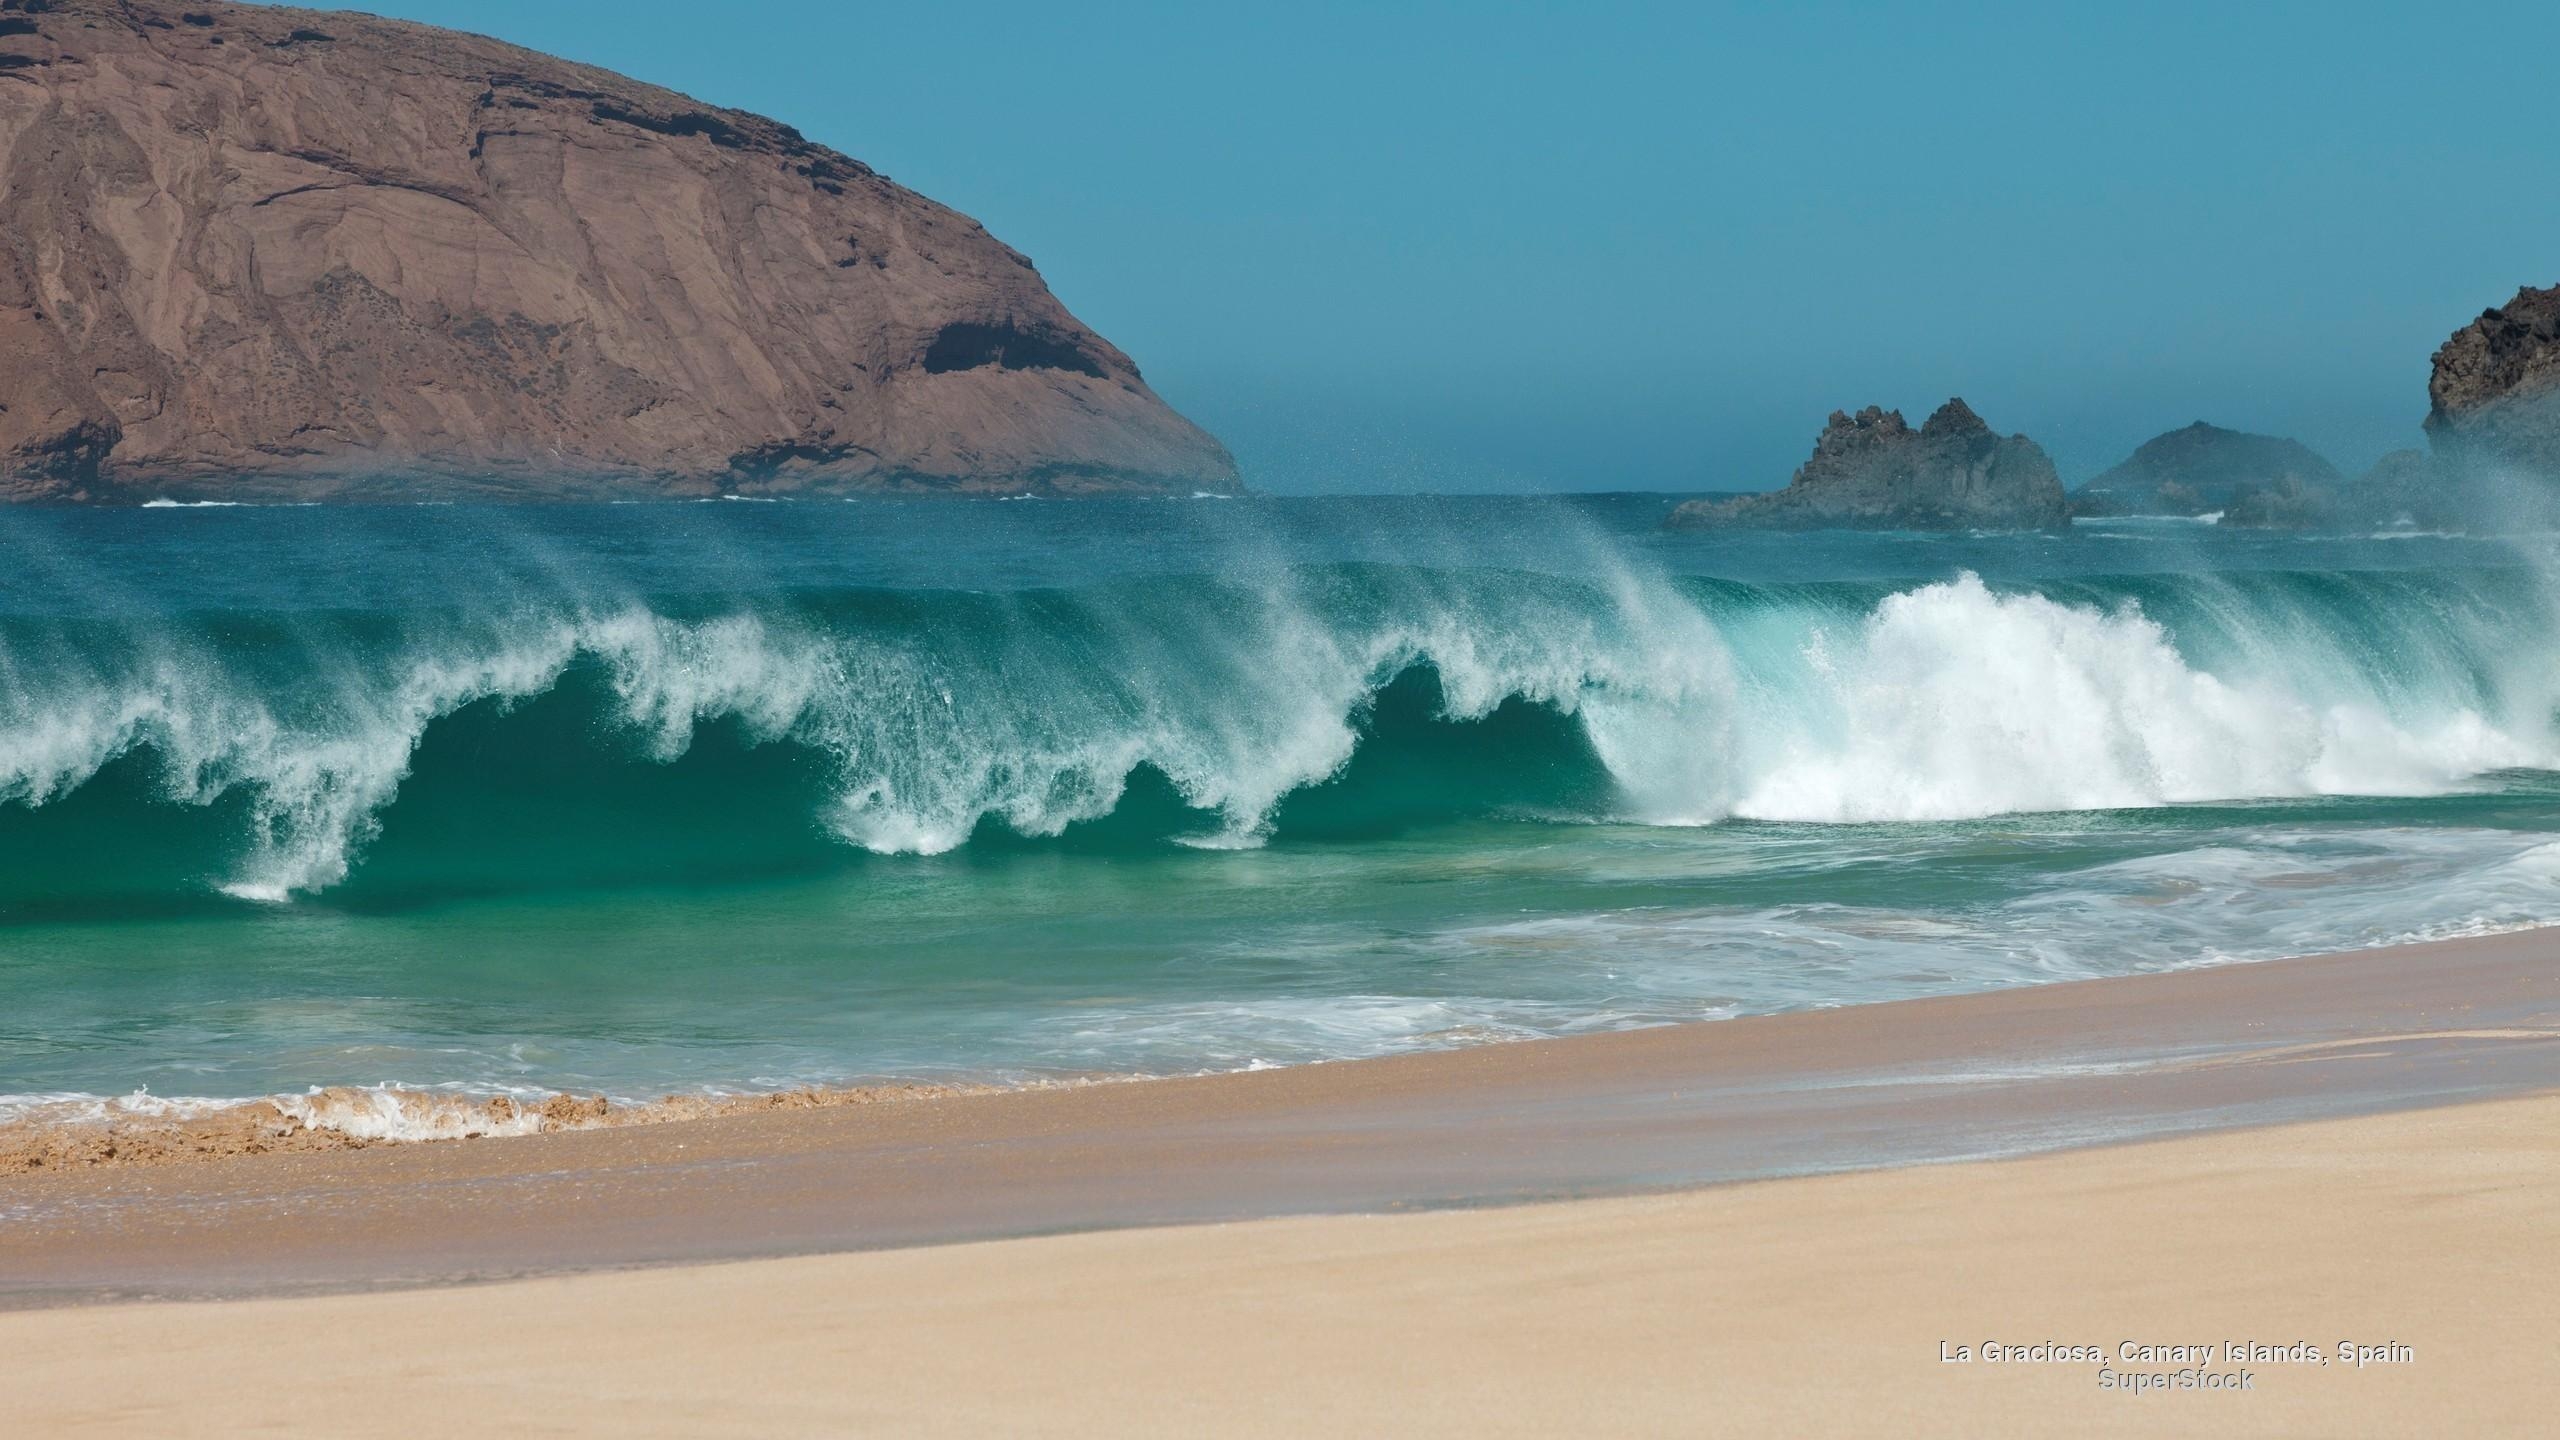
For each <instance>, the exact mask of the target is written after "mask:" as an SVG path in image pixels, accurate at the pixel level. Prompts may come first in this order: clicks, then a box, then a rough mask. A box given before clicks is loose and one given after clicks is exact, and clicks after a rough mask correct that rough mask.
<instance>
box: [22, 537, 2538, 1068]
mask: <svg viewBox="0 0 2560 1440" xmlns="http://www.w3.org/2000/svg"><path fill="white" fill-rule="evenodd" d="M1668 503H1669V502H1668V501H1667V500H1665V499H1661V498H1658V497H1615V498H1609V497H1604V498H1599V499H1593V500H1577V501H1561V500H1557V501H1535V500H1531V501H1523V500H1509V499H1500V500H1496V499H1479V500H1457V499H1430V498H1416V499H1367V500H1350V499H1340V500H1240V501H1218V500H1199V501H1097V502H1078V503H1061V502H1047V501H1040V502H1022V503H1013V502H992V501H948V502H941V501H918V502H898V501H870V502H852V503H847V502H828V503H816V502H812V503H802V504H790V503H786V504H769V505H721V504H703V505H633V506H613V507H594V508H581V509H539V508H537V509H496V508H474V507H402V508H385V509H367V510H321V509H250V508H234V509H152V510H146V511H123V512H59V511H55V512H43V511H11V512H6V513H0V1092H5V1093H7V1094H10V1095H13V1096H16V1097H19V1098H18V1099H17V1100H16V1101H13V1102H0V1103H15V1104H23V1103H25V1100H26V1098H28V1097H34V1096H63V1095H122V1094H125V1093H128V1092H131V1091H133V1090H135V1089H137V1088H140V1087H147V1088H148V1089H149V1090H150V1091H151V1092H153V1093H155V1094H158V1095H162V1096H168V1095H187V1096H216V1097H234V1096H248V1095H258V1094H267V1093H273V1092H279V1091H289V1090H299V1089H302V1088H304V1087H308V1086H313V1085H332V1084H359V1085H363V1084H401V1085H408V1086H416V1087H435V1086H448V1087H454V1088H460V1089H469V1090H527V1089H530V1090H540V1089H551V1088H563V1087H566V1088H578V1089H602V1090H605V1091H608V1092H610V1093H614V1094H618V1095H639V1094H651V1093H657V1092H661V1091H667V1090H677V1089H686V1088H697V1087H724V1088H752V1087H763V1086H776V1085H783V1084H790V1083H803V1082H833V1081H846V1080H854V1079H868V1078H881V1077H901V1076H933V1077H947V1076H955V1075H958V1076H971V1077H1007V1076H1031V1075H1046V1074H1058V1073H1087V1072H1095V1071H1103V1072H1114V1073H1122V1072H1132V1071H1138V1072H1157V1073H1162V1072H1175V1071H1189V1070H1199V1069H1215V1068H1230V1067H1238V1066H1246V1065H1253V1064H1284V1063H1291V1062H1296V1061H1304V1060H1311V1059H1320V1058H1328V1057H1337V1056H1347V1055H1363V1054H1377V1053H1385V1052H1390V1051H1394V1050H1398V1049H1404V1048H1409V1047H1414V1046H1423V1045H1444V1044H1457V1043H1466V1042H1469V1041H1474V1040H1479V1039H1485V1038H1492V1037H1501V1036H1512V1035H1531V1034H1555V1033H1563V1032H1569V1031H1575V1030H1587V1029H1594V1028H1608V1027H1615V1026H1625V1025H1635V1024H1646V1023H1656V1022H1661V1021H1667V1020H1680V1019H1692V1018H1702V1017H1714V1016H1724V1015H1732V1014H1739V1013H1747V1012H1758V1011H1767V1010H1775V1009H1785V1008H1795V1007H1803V1006H1812V1005H1832V1004H1848V1003H1857V1002H1861V1001H1867V1000H1876V999H1884V998H1891V997H1896V996H1903V995H1913V994H1924V993H1939V992H1946V991H1956V990H1966V989H1978V988H1983V987H1988V986H1994V985H2007V984H2017V983H2026V982H2032V981H2037V980H2047V979H2059V978H2069V977H2076V976H2084V975H2103V974H2116V973H2123V972H2127V971H2132V970H2141V969H2156V968H2162V967H2168V966H2175V965H2182V964H2192V963H2198V962H2209V961H2216V960H2231V959H2249V958H2265V957H2272V956H2276V955H2283V954H2293V953H2302V952H2306V951H2315V950H2325V949H2335V948H2340V947H2345V946H2355V945H2370V944H2377V943H2383V942H2387V941H2391V940H2398V939H2406V938H2416V937H2423V936H2433V935H2441V934H2454V933H2465V932H2473V931H2480V930H2487V929H2498V928H2509V927H2516V926H2522V925H2528V924H2534V923H2541V922H2546V921H2551V920H2555V919H2560V884H2555V879H2560V846H2554V845H2553V844H2552V843H2551V842H2552V840H2553V839H2554V829H2555V826H2554V821H2555V820H2560V777H2556V776H2555V773H2554V772H2555V770H2560V734H2555V729H2554V723H2553V717H2554V704H2555V699H2560V693H2555V692H2556V691H2560V664H2555V663H2554V662H2555V660H2560V638H2555V634H2556V633H2560V632H2555V626H2554V623H2553V622H2554V619H2555V603H2554V602H2555V598H2560V591H2555V588H2554V585H2553V583H2552V582H2553V579H2554V577H2555V573H2560V572H2555V570H2554V568H2553V566H2552V557H2551V555H2550V553H2549V542H2548V541H2545V540H2525V541H2514V540H2489V539H2471V538H2464V537H2453V536H2400V535H2388V536H2376V537H2370V538H2366V537H2357V538H2346V539H2340V538H2308V537H2295V536H2282V535H2259V534H2248V533H2234V532H2225V531H2221V530H2219V529H2218V528H2215V527H2210V526H2192V525H2190V526H2160V525H2143V524H2120V525H2084V526H2081V527H2078V528H2077V529H2075V530H2074V531H2073V532H2072V533H2070V534H2067V535H2059V536H2026V537H1952V538H1949V537H1920V536H1893V535H1853V534H1831V535H1810V536H1772V535H1724V536H1716V535H1675V534H1665V533H1662V532H1659V531H1658V530H1657V529H1656V528H1655V526H1656V524H1657V523H1658V521H1659V518H1660V516H1661V515H1662V513H1663V512H1664V511H1665V510H1666V509H1667V507H1668Z"/></svg>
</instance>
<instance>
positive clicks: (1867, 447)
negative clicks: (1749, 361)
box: [1664, 399, 2070, 530]
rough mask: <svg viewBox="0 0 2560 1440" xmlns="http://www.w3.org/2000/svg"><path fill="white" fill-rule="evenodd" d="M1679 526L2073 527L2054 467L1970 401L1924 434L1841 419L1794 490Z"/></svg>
mask: <svg viewBox="0 0 2560 1440" xmlns="http://www.w3.org/2000/svg"><path fill="white" fill-rule="evenodd" d="M1664 523H1665V524H1666V525H1669V526H1671V527H1672V528H1675V529H1683V530H1705V529H1718V528H1725V527H1744V528H1758V529H1782V530H1819V529H1864V530H2045V529H2052V528H2056V527H2059V526H2062V525H2067V524H2069V523H2070V507H2069V504H2068V502H2067V501H2066V500H2065V499H2064V497H2063V493H2062V479H2061V477H2060V476H2059V475H2057V474H2056V473H2055V472H2054V468H2053V461H2052V460H2051V459H2049V458H2047V457H2046V455H2045V453H2044V450H2043V449H2042V448H2041V447H2039V446H2038V445H2037V444H2036V442H2034V441H2033V440H2030V439H2028V438H2027V437H2026V436H2024V435H2005V436H2004V435H2001V434H1999V433H1997V432H1995V431H1994V430H1993V429H1992V428H1991V427H1990V426H1989V425H1987V424H1985V423H1983V420H1982V417H1981V416H1979V415H1976V414H1974V413H1973V408H1972V407H1971V406H1969V405H1967V404H1965V403H1964V401H1963V400H1961V399H1955V400H1949V401H1948V402H1947V403H1946V404H1944V405H1941V406H1939V407H1938V410H1937V413H1936V414H1933V415H1931V416H1930V417H1929V418H1928V420H1926V421H1925V422H1923V423H1922V424H1921V426H1920V428H1919V429H1917V430H1914V429H1912V428H1911V427H1910V425H1909V423H1908V422H1906V421H1905V420H1904V419H1903V418H1902V412H1901V411H1899V410H1884V409H1879V408H1877V407H1875V406H1872V405H1871V406H1869V407H1867V408H1866V409H1864V410H1861V411H1859V412H1858V413H1857V414H1855V415H1851V414H1847V413H1845V412H1842V411H1837V410H1835V411H1833V412H1832V413H1831V420H1830V423H1829V424H1827V425H1825V426H1824V427H1823V430H1822V435H1821V437H1820V438H1819V439H1817V440H1816V441H1814V446H1813V456H1812V458H1810V459H1808V460H1806V461H1805V462H1804V464H1803V465H1801V466H1799V467H1797V469H1796V473H1795V477H1794V478H1793V479H1792V480H1790V481H1789V482H1788V483H1787V486H1786V488H1785V489H1782V490H1773V491H1770V492H1769V493H1767V494H1765V495H1745V496H1741V497H1738V498H1734V499H1725V500H1692V501H1689V502H1687V503H1686V504H1683V505H1681V506H1680V507H1679V508H1678V509H1676V510H1673V511H1672V512H1671V515H1670V517H1669V518H1668V519H1667V520H1666V521H1665V522H1664Z"/></svg>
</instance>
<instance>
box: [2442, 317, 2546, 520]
mask: <svg viewBox="0 0 2560 1440" xmlns="http://www.w3.org/2000/svg"><path fill="white" fill-rule="evenodd" d="M2427 398H2428V400H2429V401H2431V402H2432V404H2431V406H2430V408H2429V410H2428V413H2427V438H2428V439H2429V440H2430V441H2431V442H2433V444H2434V446H2435V449H2436V452H2437V453H2438V454H2439V455H2441V456H2443V457H2445V458H2446V459H2448V460H2452V461H2456V462H2458V463H2463V464H2488V465H2513V466H2518V467H2521V468H2523V469H2527V470H2532V471H2538V472H2540V473H2543V474H2546V475H2552V476H2560V286H2555V287H2553V288H2551V289H2548V290H2536V289H2532V288H2531V287H2527V288H2525V289H2522V290H2518V291H2517V292H2516V298H2514V299H2513V300H2510V301H2508V302H2507V303H2506V304H2505V305H2502V306H2500V307H2498V308H2497V309H2494V310H2485V311H2482V312H2481V315H2480V318H2479V319H2477V320H2474V321H2472V322H2471V323H2470V324H2468V325H2465V326H2464V327H2462V328H2461V329H2459V330H2457V331H2455V332H2453V337H2452V338H2451V339H2449V340H2447V341H2445V342H2444V346H2443V348H2441V349H2439V350H2437V351H2436V358H2435V373H2434V374H2433V375H2431V376H2430V377H2429V378H2428V380H2427Z"/></svg>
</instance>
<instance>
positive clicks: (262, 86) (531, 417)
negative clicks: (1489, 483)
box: [0, 0, 1236, 502]
mask: <svg viewBox="0 0 2560 1440" xmlns="http://www.w3.org/2000/svg"><path fill="white" fill-rule="evenodd" d="M713 20H714V17H713V15H712V13H711V12H708V11H706V12H704V23H705V24H710V23H713ZM1234 488H1236V469H1235V464H1234V462H1233V460H1231V459H1230V458H1229V456H1228V455H1227V452H1226V451H1225V450H1224V449H1223V448H1222V447H1221V446H1220V445H1219V444H1218V442H1217V441H1216V440H1214V439H1212V438H1211V437H1210V436H1209V435H1207V434H1206V433H1204V432H1202V431H1201V430H1200V429H1199V428H1198V427H1196V426H1194V425H1192V424H1191V423H1190V422H1189V421H1187V420H1185V419H1183V418H1182V417H1181V416H1180V415H1177V414H1175V413H1174V412H1173V411H1172V410H1171V409H1170V408H1169V407H1167V406H1166V405H1165V403H1164V402H1163V401H1162V400H1160V399H1158V398H1157V397H1156V396H1155V394H1154V393H1153V392H1152V391H1150V390H1149V389H1148V388H1147V386H1146V384H1145V382H1144V381H1142V380H1141V379H1140V378H1139V375H1138V369H1137V366H1135V365H1134V364H1132V363H1131V362H1130V360H1129V357H1128V356H1126V355H1124V354H1122V353H1121V352H1120V351H1119V350H1118V349H1117V348H1115V347H1114V346H1113V345H1112V344H1111V343H1110V342H1109V341H1107V340H1104V339H1103V338H1102V337H1101V336H1099V335H1097V334H1095V333H1094V332H1093V331H1091V330H1089V329H1087V328H1086V327H1085V326H1084V325H1083V324H1081V323H1079V322H1078V321H1077V320H1076V318H1075V317H1074V316H1072V315H1070V314H1068V313H1067V311H1066V309H1065V307H1064V306H1062V305H1060V304H1059V303H1058V301H1057V299H1056V297H1054V296H1052V295H1051V294H1050V293H1049V290H1048V287H1047V286H1046V285H1045V284H1043V283H1042V281H1041V279H1040V276H1039V274H1038V272H1036V271H1035V270H1034V269H1033V268H1032V265H1031V262H1030V261H1029V260H1027V259H1025V258H1024V257H1023V256H1022V255H1021V254H1019V253H1017V252H1016V251H1014V250H1012V249H1011V248H1009V247H1007V246H1005V245H1004V244H1002V243H1001V242H999V241H997V240H996V239H994V238H993V237H992V236H990V235H988V233H987V232H986V230H985V229H984V228H983V227H981V226H980V225H979V224H978V222H976V221H974V220H971V219H970V218H969V217H967V216H965V215H962V214H959V213H958V212H956V211H953V210H950V209H947V208H945V207H943V206H941V205H937V204H935V203H934V202H933V201H931V200H927V199H925V198H924V197H923V196H920V195H917V194H915V193H914V192H912V191H909V190H906V189H902V188H901V187H899V186H897V185H894V184H892V183H890V182H889V181H888V180H887V179H885V178H883V177H881V176H880V175H878V174H875V173H874V172H873V171H872V170H871V169H870V167H868V166H866V165H864V164H862V163H861V162H860V161H858V160H854V159H851V158H849V157H847V156H844V155H841V154H838V153H837V152H835V151H833V150H830V149H827V148H826V147H824V146H821V145H816V144H812V143H811V142H809V141H808V140H805V139H803V138H802V137H801V136H800V134H799V133H798V132H797V131H795V130H793V129H791V128H790V127H789V126H787V125H781V124H777V123H775V122H774V121H771V120H767V119H763V118H761V117H759V116H755V115H750V114H746V113H744V112H741V111H735V110H723V109H719V108H717V107H714V106H709V105H704V104H701V103H699V102H697V101H694V100H690V99H687V98H686V97H684V96H682V95H678V94H676V93H674V92H672V91H667V90H661V89H657V88H655V87H653V86H648V85H643V84H640V83H638V82H636V81H632V80H627V79H624V78H623V77H621V76H619V75H614V74H610V73H608V72H605V71H602V70H595V69H591V68H588V67H586V66H582V65H574V64H569V63H566V62H563V61H559V60H554V59H550V58H548V57H546V56H542V55H538V54H534V53H532V52H530V51H526V50H520V49H517V48H515V47H513V46H509V45H502V44H499V43H498V42H496V41H493V40H486V39H481V38H479V37H476V36H470V35H463V34H458V33H455V32H453V31H448V30H438V29H433V28H430V27H427V26H423V25H411V24H403V23H397V22H393V21H387V20H377V19H372V18H370V17H366V16H360V15H352V14H337V13H328V14H324V13H320V12H315V11H307V10H282V9H268V8H265V7H252V6H246V5H226V4H218V3H211V0H199V3H192V4H187V5H184V6H179V5H162V4H158V3H153V0H0V499H13V500H90V501H119V502H132V501H140V500H145V499H150V498H153V497H157V496H169V497H173V498H225V499H288V498H289V499H328V498H348V499H363V498H398V497H403V496H413V495H418V494H422V493H425V494H435V495H439V496H453V495H466V496H468V495H485V496H490V497H496V498H520V499H521V498H561V497H579V496H589V495H603V494H623V495H628V494H635V493H636V494H662V495H707V494H714V493H720V492H724V491H729V492H742V493H756V494H775V493H794V492H811V493H829V492H851V491H867V490H907V491H963V492H989V491H993V492H1007V493H1009V492H1015V491H1025V490H1028V491H1037V492H1044V493H1085V492H1095V491H1117V490H1166V489H1174V490H1180V491H1186V492H1187V491H1190V490H1193V489H1206V490H1216V491H1227V490H1232V489H1234Z"/></svg>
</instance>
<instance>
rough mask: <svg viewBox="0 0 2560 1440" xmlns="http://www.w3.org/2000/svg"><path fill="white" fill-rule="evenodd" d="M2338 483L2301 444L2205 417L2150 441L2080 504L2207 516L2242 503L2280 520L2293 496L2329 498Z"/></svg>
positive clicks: (2084, 489)
mask: <svg viewBox="0 0 2560 1440" xmlns="http://www.w3.org/2000/svg"><path fill="white" fill-rule="evenodd" d="M2338 484H2339V475H2338V467H2336V466H2334V465H2332V464H2330V463H2329V462H2328V461H2326V460H2323V459H2321V458H2320V457H2319V456H2318V455H2316V454H2314V453H2312V451H2311V449H2310V447H2308V446H2306V445H2304V444H2303V443H2302V442H2301V441H2299V440H2287V439H2284V438H2282V437H2281V436H2275V435H2251V434H2248V433H2247V432H2245V431H2240V430H2225V429H2223V428H2222V427H2221V426H2219V425H2208V424H2206V423H2205V422H2203V421H2202V420H2199V421H2197V422H2196V423H2194V424H2193V425H2189V426H2187V427H2186V428H2185V429H2183V430H2172V431H2170V432H2169V433H2167V434H2165V435H2158V436H2154V437H2153V438H2151V439H2149V440H2146V441H2144V442H2143V443H2142V447H2141V448H2140V449H2138V450H2136V451H2134V452H2133V454H2132V455H2131V456H2129V457H2127V458H2126V459H2125V461H2124V463H2123V464H2121V465H2118V466H2116V467H2115V468H2114V469H2112V470H2109V471H2107V472H2106V473H2104V474H2102V475H2099V476H2098V477H2097V478H2095V479H2093V480H2091V481H2089V483H2088V484H2086V485H2083V486H2081V487H2080V489H2079V490H2078V491H2076V492H2074V494H2073V496H2072V499H2073V502H2074V503H2073V508H2074V509H2075V510H2076V511H2078V512H2079V513H2081V514H2086V515H2205V514H2211V513H2214V512H2216V511H2222V512H2228V511H2230V510H2231V509H2232V508H2233V507H2234V506H2235V505H2236V506H2240V507H2242V508H2243V509H2245V510H2251V511H2252V512H2253V513H2254V512H2255V511H2257V510H2264V511H2266V512H2267V513H2269V514H2270V515H2273V514H2277V513H2282V511H2283V508H2284V503H2285V499H2286V497H2293V498H2296V499H2298V498H2300V497H2304V496H2311V495H2322V494H2327V493H2330V492H2333V491H2335V490H2336V489H2337V487H2338Z"/></svg>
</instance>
